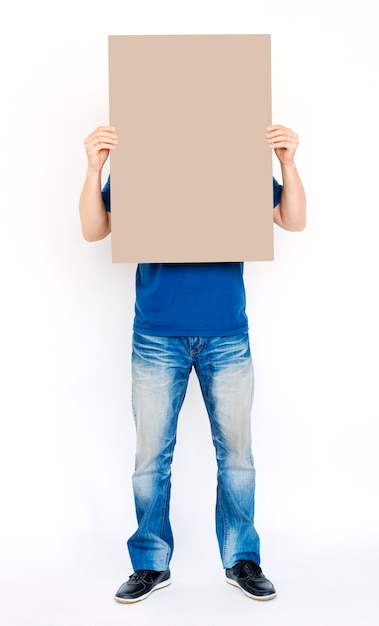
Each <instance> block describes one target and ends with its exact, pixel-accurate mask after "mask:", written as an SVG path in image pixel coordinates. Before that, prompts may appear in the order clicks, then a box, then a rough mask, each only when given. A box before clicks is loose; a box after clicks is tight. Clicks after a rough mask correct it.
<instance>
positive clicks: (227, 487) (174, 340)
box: [79, 125, 306, 603]
mask: <svg viewBox="0 0 379 626" xmlns="http://www.w3.org/2000/svg"><path fill="white" fill-rule="evenodd" d="M266 140H267V144H268V147H269V148H270V149H273V150H274V151H275V154H276V156H277V157H278V159H279V162H280V166H281V173H282V185H280V184H279V183H278V182H277V181H276V180H275V179H273V205H274V209H273V219H274V222H275V223H276V224H277V225H279V226H280V227H282V228H284V229H286V230H291V231H299V230H302V229H303V228H304V227H305V217H306V201H305V193H304V188H303V184H302V181H301V179H300V176H299V174H298V171H297V168H296V165H295V153H296V149H297V146H298V136H297V134H296V133H294V132H293V131H292V130H291V129H289V128H286V127H284V126H280V125H274V126H269V127H268V128H267V129H266ZM84 143H85V148H86V153H87V159H88V167H87V175H86V179H85V182H84V185H83V189H82V192H81V196H80V203H79V210H80V219H81V227H82V233H83V236H84V238H85V239H86V240H87V241H98V240H100V239H103V238H104V237H106V236H107V235H108V234H109V233H110V232H111V213H110V178H109V177H108V180H107V182H106V184H105V186H104V188H103V189H102V185H101V173H102V168H103V166H104V163H105V161H106V159H107V158H108V155H109V152H110V151H111V150H114V149H115V148H116V145H117V135H116V132H115V128H113V127H110V126H100V127H98V128H97V129H96V130H95V131H94V132H92V133H91V134H90V135H89V136H88V137H87V138H86V140H85V142H84ZM245 306H246V299H245V288H244V282H243V263H195V264H191V263H187V264H175V263H172V264H165V263H154V264H146V263H144V264H139V265H138V266H137V273H136V305H135V319H134V327H133V331H134V333H133V353H132V404H133V413H134V419H135V424H136V433H137V445H136V460H135V472H134V474H133V489H134V497H135V507H136V516H137V521H138V528H137V530H136V532H135V533H134V534H133V535H132V536H131V537H130V539H129V540H128V548H129V554H130V558H131V562H132V565H133V568H134V573H133V574H132V575H131V576H130V577H129V580H128V581H127V582H125V583H124V584H123V585H121V587H120V588H119V590H118V591H117V592H116V595H115V600H117V601H118V602H124V603H132V602H137V601H139V600H143V599H145V598H147V597H148V596H149V595H150V593H151V592H152V591H154V590H157V589H161V588H163V587H165V586H167V585H169V584H170V569H169V564H170V560H171V557H172V551H173V536H172V531H171V526H170V520H169V504H170V486H171V481H170V476H171V462H172V458H173V451H174V446H175V440H176V427H177V419H178V415H179V412H180V409H181V406H182V403H183V400H184V397H185V393H186V388H187V383H188V379H189V375H190V371H191V369H192V368H194V369H195V371H196V374H197V377H198V379H199V382H200V387H201V391H202V394H203V398H204V402H205V405H206V408H207V412H208V415H209V420H210V425H211V432H212V439H213V443H214V446H215V451H216V459H217V468H218V472H217V502H216V533H217V539H218V544H219V549H220V556H221V560H222V564H223V567H224V568H225V573H226V581H227V582H228V583H230V584H232V585H235V586H237V587H239V588H240V589H241V590H242V591H243V592H244V593H245V594H246V595H247V596H248V597H250V598H253V599H256V600H269V599H272V598H275V596H276V591H275V588H274V585H273V584H272V583H271V582H270V581H269V580H268V579H267V578H266V577H265V576H264V574H263V572H262V570H261V568H260V545H259V536H258V534H257V531H256V529H255V527H254V488H255V469H254V462H253V457H252V453H251V423H250V414H251V407H252V400H253V388H254V378H253V366H252V359H251V355H250V347H249V336H248V320H247V316H246V311H245Z"/></svg>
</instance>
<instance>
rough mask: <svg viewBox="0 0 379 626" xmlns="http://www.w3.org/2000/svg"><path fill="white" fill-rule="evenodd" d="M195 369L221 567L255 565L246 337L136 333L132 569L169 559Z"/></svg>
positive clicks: (249, 372)
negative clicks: (182, 432)
mask: <svg viewBox="0 0 379 626" xmlns="http://www.w3.org/2000/svg"><path fill="white" fill-rule="evenodd" d="M192 368H194V370H195V371H196V374H197V377H198V379H199V382H200V387H201V391H202V394H203V398H204V402H205V406H206V408H207V412H208V415H209V420H210V425H211V432H212V439H213V444H214V447H215V451H216V460H217V469H218V471H217V499H216V534H217V539H218V544H219V549H220V555H221V560H222V564H223V566H224V567H225V568H226V567H232V566H233V565H234V564H235V563H236V562H237V561H238V560H240V559H251V560H253V561H255V562H256V563H259V562H260V555H259V537H258V534H257V532H256V530H255V527H254V489H255V469H254V462H253V457H252V453H251V424H250V414H251V407H252V400H253V390H254V372H253V365H252V359H251V355H250V346H249V338H248V334H247V333H243V334H240V335H236V336H233V337H150V336H145V335H139V334H134V337H133V353H132V379H133V390H132V402H133V413H134V419H135V423H136V432H137V445H136V462H135V472H134V474H133V489H134V497H135V506H136V515H137V521H138V529H137V531H136V532H135V533H134V534H133V535H132V536H131V537H130V539H129V540H128V549H129V554H130V558H131V561H132V565H133V568H134V570H139V569H152V570H157V571H162V570H166V569H167V568H168V566H169V563H170V560H171V556H172V551H173V535H172V530H171V525H170V520H169V506H170V489H171V462H172V458H173V452H174V446H175V442H176V430H177V421H178V415H179V412H180V409H181V406H182V403H183V400H184V397H185V394H186V390H187V384H188V380H189V375H190V372H191V369H192Z"/></svg>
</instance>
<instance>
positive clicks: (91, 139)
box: [79, 126, 117, 241]
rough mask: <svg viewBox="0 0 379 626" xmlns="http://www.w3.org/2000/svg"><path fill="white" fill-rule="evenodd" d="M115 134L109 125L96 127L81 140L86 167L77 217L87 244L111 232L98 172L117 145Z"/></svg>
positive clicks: (109, 218) (109, 217) (108, 214)
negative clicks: (86, 161) (85, 155)
mask: <svg viewBox="0 0 379 626" xmlns="http://www.w3.org/2000/svg"><path fill="white" fill-rule="evenodd" d="M114 131H115V129H114V128H113V127H111V126H99V127H98V128H97V129H96V130H95V131H94V132H93V133H91V134H90V135H88V137H87V138H86V139H85V141H84V145H85V149H86V153H87V160H88V164H87V173H86V178H85V181H84V184H83V188H82V191H81V194H80V199H79V215H80V222H81V228H82V234H83V237H84V239H85V240H86V241H99V240H100V239H104V237H106V236H107V235H109V233H110V232H111V216H110V213H108V212H107V210H106V208H105V205H104V202H103V198H102V195H101V172H102V169H103V166H104V163H105V161H106V160H107V158H108V155H109V152H110V150H113V149H114V148H115V147H116V144H117V136H116V135H115V132H114Z"/></svg>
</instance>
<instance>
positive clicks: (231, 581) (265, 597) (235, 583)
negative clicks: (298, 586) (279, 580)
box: [225, 576, 276, 602]
mask: <svg viewBox="0 0 379 626" xmlns="http://www.w3.org/2000/svg"><path fill="white" fill-rule="evenodd" d="M225 580H226V582H227V583H229V585H233V587H238V589H241V591H242V593H244V594H245V596H247V597H248V598H251V599H252V600H260V601H261V602H264V601H266V600H273V599H274V598H276V593H270V595H267V596H254V595H253V594H252V593H249V592H248V591H246V590H245V589H244V588H243V587H241V585H239V584H238V583H237V582H236V581H235V580H233V579H232V578H228V577H227V576H226V577H225Z"/></svg>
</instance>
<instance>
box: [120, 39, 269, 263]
mask: <svg viewBox="0 0 379 626" xmlns="http://www.w3.org/2000/svg"><path fill="white" fill-rule="evenodd" d="M108 43H109V105H110V124H111V125H112V126H115V128H116V132H117V135H118V144H117V148H116V150H114V151H112V152H111V157H110V174H111V207H112V261H113V262H115V263H127V262H142V263H191V262H219V261H265V260H272V259H273V215H272V210H273V205H272V197H273V192H272V155H271V151H270V150H269V148H268V147H267V144H266V137H265V135H266V130H265V129H266V126H268V125H269V124H270V123H271V39H270V35H111V36H109V39H108Z"/></svg>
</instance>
